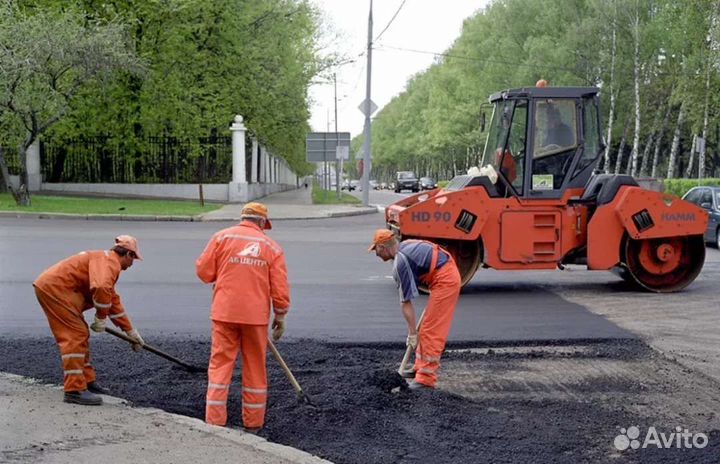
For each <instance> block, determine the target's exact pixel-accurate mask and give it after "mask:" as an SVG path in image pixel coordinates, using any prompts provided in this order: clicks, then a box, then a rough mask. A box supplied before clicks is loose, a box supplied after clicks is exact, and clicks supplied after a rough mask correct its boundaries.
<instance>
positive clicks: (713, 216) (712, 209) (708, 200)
mask: <svg viewBox="0 0 720 464" xmlns="http://www.w3.org/2000/svg"><path fill="white" fill-rule="evenodd" d="M683 200H685V201H689V202H690V203H695V204H696V205H698V206H699V207H701V208H703V209H705V210H706V211H707V213H708V227H707V230H706V231H705V242H706V243H710V244H712V245H713V246H715V247H718V248H720V187H710V186H707V187H705V186H700V187H693V188H691V189H690V190H688V192H687V193H686V194H685V195H683Z"/></svg>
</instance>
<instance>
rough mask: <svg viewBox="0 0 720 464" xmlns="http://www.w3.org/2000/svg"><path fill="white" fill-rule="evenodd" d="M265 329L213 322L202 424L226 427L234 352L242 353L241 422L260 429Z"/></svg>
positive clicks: (264, 395)
mask: <svg viewBox="0 0 720 464" xmlns="http://www.w3.org/2000/svg"><path fill="white" fill-rule="evenodd" d="M267 340H268V332H267V325H249V324H232V323H226V322H219V321H213V324H212V354H211V355H210V365H209V367H208V390H207V403H206V407H205V421H206V422H207V423H208V424H213V425H225V424H226V423H227V399H228V393H229V390H230V383H231V382H232V373H233V369H234V368H235V360H236V358H237V355H238V352H240V353H242V421H243V425H244V426H245V427H252V428H254V427H262V426H263V424H264V423H265V405H266V404H267V372H266V366H265V353H266V349H267Z"/></svg>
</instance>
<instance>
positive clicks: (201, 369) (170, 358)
mask: <svg viewBox="0 0 720 464" xmlns="http://www.w3.org/2000/svg"><path fill="white" fill-rule="evenodd" d="M105 332H107V333H109V334H110V335H114V336H116V337H117V338H121V339H123V340H125V341H126V342H129V343H132V344H137V343H136V341H135V339H134V338H130V337H128V336H127V335H125V334H124V333H122V332H118V331H117V330H114V329H109V328H106V329H105ZM140 346H142V348H143V349H144V350H147V351H149V352H151V353H153V354H156V355H158V356H160V357H161V358H165V359H167V360H168V361H172V362H174V363H175V364H179V365H180V366H182V367H183V369H185V370H186V371H188V372H207V368H206V367H199V366H193V365H192V364H188V363H186V362H185V361H181V360H180V359H178V358H176V357H175V356H171V355H169V354H167V353H165V352H164V351H160V350H158V349H157V348H155V347H153V346H150V345H148V344H147V343H144V344H142V345H140Z"/></svg>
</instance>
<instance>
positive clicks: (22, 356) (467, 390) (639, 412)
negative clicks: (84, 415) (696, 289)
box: [0, 337, 720, 463]
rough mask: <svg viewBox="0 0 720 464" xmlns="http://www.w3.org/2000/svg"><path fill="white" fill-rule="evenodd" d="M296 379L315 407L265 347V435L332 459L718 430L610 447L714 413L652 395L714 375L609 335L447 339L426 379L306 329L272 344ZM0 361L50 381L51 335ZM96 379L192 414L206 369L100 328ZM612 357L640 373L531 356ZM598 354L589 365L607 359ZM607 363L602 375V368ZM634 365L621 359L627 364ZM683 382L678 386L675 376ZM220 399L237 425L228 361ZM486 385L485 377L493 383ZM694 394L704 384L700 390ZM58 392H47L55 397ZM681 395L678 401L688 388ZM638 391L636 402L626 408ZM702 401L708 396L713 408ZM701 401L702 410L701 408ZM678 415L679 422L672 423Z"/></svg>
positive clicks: (574, 454) (481, 452)
mask: <svg viewBox="0 0 720 464" xmlns="http://www.w3.org/2000/svg"><path fill="white" fill-rule="evenodd" d="M152 342H153V344H155V345H157V346H158V347H159V348H161V349H162V350H164V351H167V352H169V353H171V354H173V355H175V356H177V357H179V358H181V359H183V360H184V361H186V362H189V363H191V364H195V365H204V364H207V358H208V355H209V342H208V341H207V340H202V339H185V338H182V339H181V338H179V337H170V338H162V339H161V338H155V339H153V341H152ZM278 348H279V350H280V351H281V353H283V355H284V357H285V360H286V362H287V363H288V365H289V366H290V368H291V369H292V370H293V372H294V374H295V376H296V377H297V379H298V381H299V382H300V383H301V385H302V387H303V389H304V390H305V391H306V392H307V393H308V394H309V395H310V396H311V397H312V400H313V401H314V403H315V404H316V405H317V406H318V407H317V408H313V407H310V406H307V405H304V404H303V403H301V402H299V401H298V399H297V397H296V395H295V393H294V391H293V389H292V387H291V386H290V384H289V383H288V381H287V380H286V379H285V377H284V375H283V373H282V371H281V370H280V369H279V368H278V367H277V365H276V364H275V362H274V360H273V359H268V366H269V375H270V396H269V401H268V414H267V423H266V427H265V429H264V430H263V431H262V432H261V435H262V436H264V437H266V438H268V439H269V440H271V441H273V442H276V443H282V444H286V445H290V446H293V447H296V448H300V449H303V450H305V451H308V452H310V453H312V454H315V455H318V456H320V457H323V458H326V459H329V460H331V461H334V462H337V463H415V462H433V463H446V462H447V463H476V462H494V463H503V462H568V463H577V462H604V461H607V460H610V459H613V460H614V461H617V462H653V463H654V462H683V463H687V462H714V461H715V460H716V458H717V456H718V455H720V433H719V432H718V431H717V430H716V429H702V430H700V429H696V430H695V431H700V432H704V433H706V434H708V436H709V444H708V446H707V447H705V448H704V449H691V450H688V449H657V448H654V449H653V448H646V449H640V450H628V451H625V452H619V451H618V450H617V449H616V448H615V447H614V446H613V440H614V439H615V437H616V436H618V435H619V434H620V432H621V428H626V427H630V426H632V425H638V424H644V425H648V426H649V425H653V426H654V427H656V428H657V430H658V431H663V432H671V431H673V430H674V428H675V426H678V425H682V426H685V427H688V428H690V429H691V430H692V429H693V427H694V426H700V425H702V426H707V424H712V423H715V422H714V421H715V420H716V419H717V417H716V416H714V412H715V411H717V410H711V411H708V410H704V409H702V408H684V409H682V410H678V408H681V406H680V405H681V403H683V401H676V402H674V403H672V406H671V409H672V411H668V410H663V408H662V407H661V405H662V401H660V399H659V398H661V397H663V395H664V396H669V395H675V396H677V397H678V398H682V397H683V395H684V396H685V397H687V398H690V397H691V396H693V395H697V392H698V391H709V390H712V389H713V388H714V389H715V390H714V391H717V385H710V384H707V382H708V381H707V380H704V379H698V378H694V377H692V375H691V373H690V374H688V373H687V372H685V371H682V370H681V368H679V367H678V366H677V365H675V364H673V363H672V362H670V361H668V360H665V359H664V358H662V357H660V356H658V355H657V354H656V353H654V352H653V351H652V350H650V349H648V348H647V347H646V346H645V345H644V344H642V343H641V342H639V341H633V340H622V341H612V342H606V343H600V344H594V345H589V346H583V347H581V348H578V349H577V350H574V349H567V348H566V349H563V350H558V352H557V353H555V354H553V352H552V350H550V351H548V350H543V349H531V350H519V351H517V352H512V351H510V352H507V351H497V352H495V351H490V352H487V351H485V352H482V353H472V352H450V353H448V354H447V356H446V357H445V358H444V364H443V370H444V371H445V374H444V375H443V377H442V378H441V383H440V384H439V387H440V388H438V389H437V390H435V391H409V390H407V389H403V388H401V389H398V388H397V387H399V386H401V384H402V381H401V379H400V378H399V376H398V375H397V374H396V373H395V370H396V369H397V366H398V363H399V361H400V358H401V357H402V353H403V347H401V346H396V347H388V346H383V347H372V346H365V347H358V346H339V345H334V344H325V343H320V342H316V341H300V342H295V343H282V344H280V345H279V346H278ZM0 350H2V352H3V353H4V356H3V357H1V358H0V371H6V372H12V373H16V374H21V375H25V376H29V377H35V378H38V379H41V380H44V381H49V382H53V383H59V382H60V380H61V377H60V372H61V369H60V362H59V356H58V353H57V348H56V346H55V345H54V342H53V340H52V339H51V338H49V337H48V338H41V339H30V340H27V339H25V340H15V339H5V340H0ZM92 351H93V358H94V365H95V366H96V368H97V371H98V380H99V382H101V383H102V385H103V386H105V387H106V388H108V389H110V390H111V392H112V394H113V395H115V396H119V397H123V398H126V399H128V400H129V401H131V402H132V403H134V404H136V405H138V406H149V407H158V408H162V409H165V410H167V411H170V412H174V413H179V414H184V415H188V416H192V417H198V418H202V417H203V414H204V399H205V388H206V378H205V376H204V375H203V374H192V373H188V372H186V371H184V370H183V369H182V368H181V367H179V366H178V367H174V366H173V365H172V364H171V363H169V362H168V361H165V360H163V359H160V358H157V357H156V356H154V355H152V354H150V353H147V352H143V353H138V354H136V353H133V352H132V351H130V350H129V349H128V348H126V346H125V344H124V343H121V342H118V341H115V340H112V339H109V337H93V344H92ZM575 358H577V359H578V360H579V361H578V362H583V363H600V362H601V361H602V362H607V361H610V362H614V361H616V362H620V363H626V364H630V365H634V366H644V367H643V369H639V370H638V375H637V376H635V377H633V376H632V375H628V376H626V375H617V374H616V373H614V371H611V370H607V369H606V368H605V367H602V368H598V372H597V375H590V376H584V377H582V378H579V379H578V380H577V381H573V382H564V383H562V382H561V383H559V382H558V381H556V380H555V379H552V378H549V377H548V376H549V375H550V374H545V377H542V373H543V372H545V369H544V368H542V369H535V367H537V365H536V364H535V363H538V362H548V363H554V362H556V361H557V362H569V361H571V360H573V359H575ZM605 365H606V364H598V366H605ZM563 369H567V365H565V364H558V365H557V366H556V370H557V372H558V374H557V375H562V374H563ZM603 370H606V373H605V374H603V373H602V371H603ZM630 370H631V371H632V369H630ZM680 378H682V379H683V384H684V389H681V390H678V386H679V385H680V381H679V379H680ZM234 380H235V382H234V384H233V385H234V388H232V389H231V394H230V400H229V423H230V425H231V426H236V427H237V426H239V425H240V417H241V415H240V404H241V402H240V395H239V388H238V387H239V371H238V372H236V376H235V379H234ZM493 389H495V390H493ZM703 398H704V397H703ZM59 399H60V396H59V395H58V400H59ZM688 401H689V400H688ZM643 403H645V405H646V407H638V405H640V404H643ZM712 407H714V406H711V408H712ZM701 411H705V412H707V413H712V414H711V415H709V416H701V415H700V414H701ZM678 417H683V418H684V420H685V422H684V423H677V422H675V421H676V420H677V418H678Z"/></svg>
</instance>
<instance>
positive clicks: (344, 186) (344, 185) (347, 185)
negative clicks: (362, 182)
mask: <svg viewBox="0 0 720 464" xmlns="http://www.w3.org/2000/svg"><path fill="white" fill-rule="evenodd" d="M340 189H341V190H347V191H348V192H352V191H353V190H355V185H353V183H352V182H351V181H350V180H348V179H345V180H344V181H343V183H342V184H341V185H340Z"/></svg>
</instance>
